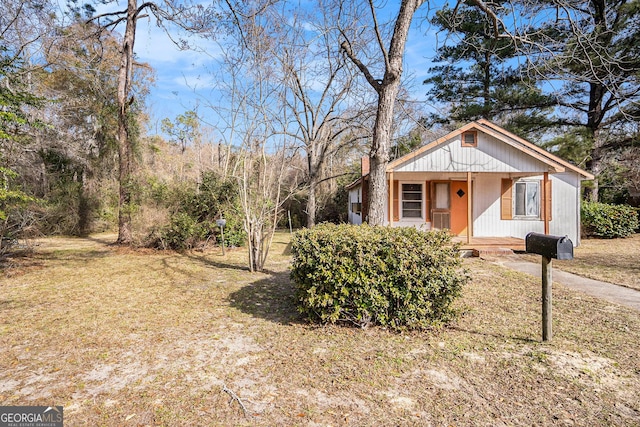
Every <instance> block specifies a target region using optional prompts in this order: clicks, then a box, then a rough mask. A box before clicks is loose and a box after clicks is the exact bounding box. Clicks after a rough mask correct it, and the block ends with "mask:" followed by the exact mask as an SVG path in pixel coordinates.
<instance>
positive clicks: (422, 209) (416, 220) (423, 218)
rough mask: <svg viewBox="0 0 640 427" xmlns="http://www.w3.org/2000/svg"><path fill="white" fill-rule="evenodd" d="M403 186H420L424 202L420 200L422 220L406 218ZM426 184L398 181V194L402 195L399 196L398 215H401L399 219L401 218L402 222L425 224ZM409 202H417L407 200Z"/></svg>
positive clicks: (422, 182)
mask: <svg viewBox="0 0 640 427" xmlns="http://www.w3.org/2000/svg"><path fill="white" fill-rule="evenodd" d="M402 184H419V185H420V188H421V189H422V200H420V204H421V206H420V218H416V217H405V216H404V210H403V209H402V202H403V201H404V199H403V198H402V195H403V191H402ZM425 187H426V185H425V182H424V181H398V192H399V193H400V194H399V195H398V204H399V205H398V213H399V217H400V221H405V222H408V221H412V222H421V223H422V222H424V220H425V218H426V212H425V199H426V198H425ZM407 201H411V202H415V200H407Z"/></svg>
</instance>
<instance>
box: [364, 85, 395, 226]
mask: <svg viewBox="0 0 640 427" xmlns="http://www.w3.org/2000/svg"><path fill="white" fill-rule="evenodd" d="M399 88H400V78H399V76H398V78H397V79H396V80H395V81H394V82H392V83H391V84H390V85H388V86H385V87H384V88H383V89H382V90H381V91H380V95H379V97H378V112H377V115H376V123H375V127H374V129H373V143H372V146H371V154H370V155H369V159H370V164H371V169H370V172H369V173H370V174H369V194H370V195H371V198H370V199H369V200H370V201H369V224H371V225H384V213H385V201H386V194H387V164H388V163H389V150H390V148H391V127H392V125H393V107H394V104H395V101H396V96H397V95H398V90H399Z"/></svg>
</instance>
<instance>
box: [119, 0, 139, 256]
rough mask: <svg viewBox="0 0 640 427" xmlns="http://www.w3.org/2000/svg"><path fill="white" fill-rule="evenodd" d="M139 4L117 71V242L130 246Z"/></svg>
mask: <svg viewBox="0 0 640 427" xmlns="http://www.w3.org/2000/svg"><path fill="white" fill-rule="evenodd" d="M136 12H137V4H136V0H128V3H127V26H126V29H125V33H124V38H123V40H122V52H121V53H120V55H121V56H120V69H119V71H118V157H119V174H118V182H119V186H120V187H119V195H120V197H119V200H118V240H117V243H118V244H121V245H128V244H130V243H131V241H132V240H133V236H132V231H131V201H132V197H131V192H132V189H131V179H132V177H131V173H132V160H133V159H132V157H133V156H132V152H133V150H132V146H131V145H132V144H131V139H130V134H129V123H128V115H129V114H128V113H129V105H130V104H131V101H130V100H129V99H128V97H129V93H130V89H131V79H132V75H133V44H134V42H135V35H136Z"/></svg>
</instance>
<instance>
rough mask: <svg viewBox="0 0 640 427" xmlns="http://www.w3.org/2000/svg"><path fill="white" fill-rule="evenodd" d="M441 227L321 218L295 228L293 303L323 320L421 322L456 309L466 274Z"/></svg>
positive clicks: (433, 321) (399, 325) (416, 325)
mask: <svg viewBox="0 0 640 427" xmlns="http://www.w3.org/2000/svg"><path fill="white" fill-rule="evenodd" d="M457 249H458V247H457V245H452V244H451V239H450V237H449V235H448V233H446V232H440V231H435V232H421V231H418V230H416V229H415V228H389V227H370V226H368V225H366V224H365V225H362V226H353V225H331V224H322V225H319V226H316V227H314V228H313V229H303V230H301V231H298V232H297V233H296V234H295V235H294V237H293V242H292V253H293V263H292V271H291V278H292V280H293V281H294V282H295V283H296V285H297V301H298V309H299V311H300V312H301V313H303V314H304V315H305V316H307V317H308V318H309V319H310V320H313V321H319V322H322V323H335V322H351V323H354V324H356V325H358V326H363V327H364V326H367V325H368V324H376V325H381V326H385V327H389V328H391V329H396V330H397V329H404V328H409V329H423V328H428V327H432V326H438V325H441V324H443V323H445V322H447V321H449V320H451V319H452V318H453V317H454V314H455V311H454V310H453V308H452V303H453V301H454V300H455V299H456V297H458V296H459V295H460V293H461V290H462V287H463V285H464V284H466V282H467V281H468V275H467V273H466V271H464V270H463V269H462V268H461V262H462V261H461V259H460V257H459V255H458V252H457Z"/></svg>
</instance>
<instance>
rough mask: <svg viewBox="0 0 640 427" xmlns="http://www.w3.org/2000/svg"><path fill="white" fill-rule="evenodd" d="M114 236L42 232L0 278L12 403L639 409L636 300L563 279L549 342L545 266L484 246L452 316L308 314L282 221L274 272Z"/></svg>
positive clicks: (337, 420) (1, 363)
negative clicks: (353, 321)
mask: <svg viewBox="0 0 640 427" xmlns="http://www.w3.org/2000/svg"><path fill="white" fill-rule="evenodd" d="M112 240H113V236H105V235H100V236H94V237H93V238H90V239H62V238H53V239H46V240H44V241H43V242H42V244H41V245H40V246H39V247H38V248H37V253H36V255H35V256H34V257H33V258H31V259H27V260H24V261H23V263H22V266H20V267H18V268H13V269H11V270H9V271H8V272H7V273H9V274H8V276H2V277H1V278H0V280H1V284H0V405H62V406H64V416H65V425H67V426H76V425H87V426H97V425H101V426H128V425H131V426H147V425H148V426H155V425H166V426H182V425H193V426H211V425H224V426H231V425H251V426H253V425H265V426H273V425H301V426H325V425H333V426H336V425H354V426H366V425H371V426H374V425H375V426H380V425H420V426H425V425H426V426H429V425H433V426H440V425H445V426H448V425H454V426H478V425H487V426H488V425H491V426H495V425H526V426H530V425H540V426H547V425H584V426H593V425H628V426H637V425H639V424H640V399H639V398H638V396H640V362H639V360H640V349H639V347H638V343H640V313H638V312H635V311H632V310H630V309H627V308H624V307H621V306H618V305H615V304H611V303H607V302H605V301H601V300H597V299H594V298H591V297H589V296H586V295H584V294H580V293H577V292H574V291H571V290H569V289H566V288H563V287H561V286H557V287H555V289H554V327H553V328H554V329H553V330H554V340H553V341H552V342H551V343H544V344H543V343H541V342H540V329H541V326H540V323H541V321H540V294H539V293H540V283H539V281H538V280H537V279H534V278H531V277H529V276H526V275H524V274H520V273H516V272H513V271H509V270H505V269H503V268H502V267H499V266H497V265H495V264H492V263H489V262H487V261H482V260H478V259H471V260H466V261H465V262H466V264H467V266H468V267H469V268H470V269H471V271H472V277H473V280H472V282H471V284H470V285H469V286H468V287H467V288H466V289H465V291H464V296H463V298H462V299H461V300H460V303H459V308H460V310H461V313H462V315H461V317H460V318H459V320H458V321H456V322H455V323H454V324H452V325H450V326H449V327H447V328H444V329H443V330H440V331H431V332H423V333H417V332H412V333H404V334H397V333H391V332H388V331H386V330H383V329H380V328H370V329H365V330H361V329H354V328H350V327H338V326H327V327H321V326H313V325H309V324H306V323H305V322H304V321H302V320H301V319H300V318H299V316H298V314H297V312H296V310H295V307H294V300H293V290H292V286H291V284H290V282H289V280H288V270H287V268H288V263H289V255H288V254H287V243H288V235H286V234H279V235H278V236H277V241H276V242H275V243H274V246H273V248H272V252H271V253H272V256H271V258H270V261H269V264H268V273H264V274H250V273H249V272H248V271H247V270H246V268H245V266H244V264H245V257H246V252H245V251H244V250H237V251H232V252H230V253H229V252H228V253H227V255H226V256H224V257H223V256H222V255H221V254H220V252H219V251H217V250H212V251H208V252H204V253H200V252H192V253H183V254H178V253H172V252H156V251H132V250H126V249H119V248H115V247H112V246H108V245H107V244H106V243H108V242H109V241H112ZM587 242H588V241H585V243H587ZM633 242H634V244H635V243H637V241H635V240H634V241H633ZM586 247H587V246H586V245H585V248H586ZM594 256H595V255H594ZM636 259H637V258H636ZM574 263H575V264H576V265H577V264H578V263H577V262H574ZM587 263H588V262H587ZM625 265H626V264H625ZM632 267H633V268H636V269H637V268H638V266H637V264H633V265H632ZM563 268H564V266H563ZM626 269H627V267H623V268H622V270H626ZM637 274H638V273H637V270H635V278H636V280H637ZM633 275H634V273H633V270H632V271H631V276H633ZM605 280H606V279H605ZM232 395H234V396H237V397H238V398H239V400H231V399H232V397H231V396H232ZM240 403H242V404H243V405H244V407H245V408H246V410H247V412H246V414H245V413H243V409H242V408H241V405H240Z"/></svg>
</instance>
